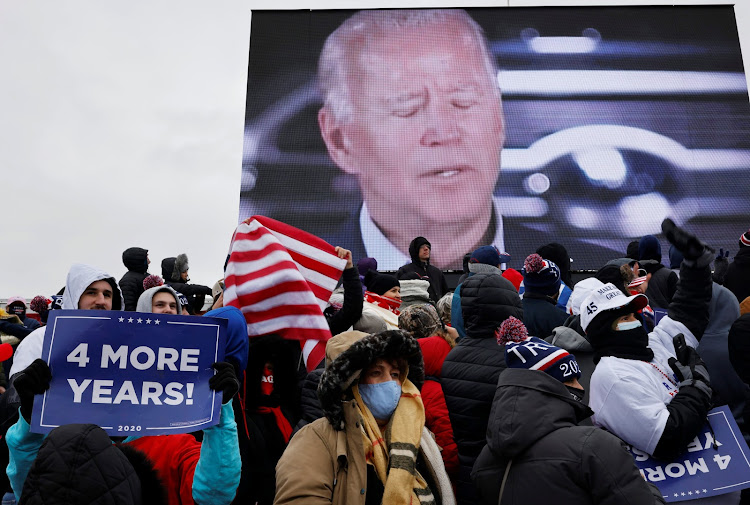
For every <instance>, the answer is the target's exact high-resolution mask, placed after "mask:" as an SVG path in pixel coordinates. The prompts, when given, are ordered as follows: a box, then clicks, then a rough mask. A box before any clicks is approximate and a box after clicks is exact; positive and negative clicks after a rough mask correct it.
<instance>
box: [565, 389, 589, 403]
mask: <svg viewBox="0 0 750 505" xmlns="http://www.w3.org/2000/svg"><path fill="white" fill-rule="evenodd" d="M565 389H567V390H568V393H570V396H571V397H572V398H573V399H574V400H575V401H578V402H582V401H583V396H584V395H585V394H586V390H585V389H579V388H574V387H573V386H565Z"/></svg>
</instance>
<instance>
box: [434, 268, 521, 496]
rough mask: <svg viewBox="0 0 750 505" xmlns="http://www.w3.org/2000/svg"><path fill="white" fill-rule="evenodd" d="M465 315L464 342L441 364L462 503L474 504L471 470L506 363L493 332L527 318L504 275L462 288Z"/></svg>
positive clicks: (474, 279)
mask: <svg viewBox="0 0 750 505" xmlns="http://www.w3.org/2000/svg"><path fill="white" fill-rule="evenodd" d="M461 311H462V314H463V318H464V325H465V329H466V337H464V338H462V339H461V340H460V341H459V343H458V345H456V347H455V348H454V349H453V350H451V352H450V353H449V354H448V356H447V357H446V358H445V362H444V363H443V371H442V378H441V385H442V387H443V393H444V395H445V403H446V405H447V406H448V413H449V415H450V419H451V425H452V426H453V437H454V439H455V441H456V445H457V446H458V459H459V465H460V468H459V475H458V480H457V481H456V498H457V500H458V503H473V500H474V497H475V491H474V485H473V484H472V482H471V475H470V474H471V467H472V466H473V465H474V460H475V459H476V457H477V456H478V455H479V452H480V451H481V450H482V447H483V446H484V443H485V441H484V437H485V432H486V430H487V419H488V417H489V413H490V407H491V404H492V398H493V396H494V394H495V387H496V385H497V379H498V376H499V375H500V372H502V371H503V370H504V369H505V357H504V355H503V350H502V349H500V348H499V347H498V345H497V343H496V341H495V330H496V329H497V327H498V326H500V324H501V323H502V322H503V321H504V320H505V319H506V318H507V317H509V316H514V317H517V318H519V319H521V318H523V309H522V308H521V300H520V298H519V297H518V292H517V291H516V290H515V288H514V287H513V285H512V284H511V283H510V281H508V280H507V279H505V278H503V277H502V275H501V273H500V270H498V273H497V274H475V275H473V276H471V277H469V278H468V279H466V281H464V283H463V285H462V287H461Z"/></svg>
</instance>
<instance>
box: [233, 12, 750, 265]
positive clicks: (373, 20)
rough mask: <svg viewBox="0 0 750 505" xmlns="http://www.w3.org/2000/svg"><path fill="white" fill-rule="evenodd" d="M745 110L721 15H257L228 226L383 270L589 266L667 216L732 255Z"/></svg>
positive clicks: (741, 193)
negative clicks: (557, 262)
mask: <svg viewBox="0 0 750 505" xmlns="http://www.w3.org/2000/svg"><path fill="white" fill-rule="evenodd" d="M748 109H749V105H748V94H747V84H746V80H745V75H744V72H743V67H742V59H741V54H740V47H739V41H738V37H737V29H736V23H735V19H734V12H733V10H732V7H731V6H702V7H685V6H678V7H638V8H634V7H589V8H570V7H564V8H496V9H494V8H490V9H467V10H459V9H442V10H436V11H430V10H414V11H408V10H372V11H292V12H289V11H285V12H281V11H256V12H253V16H252V31H251V42H250V59H249V75H248V88H247V112H246V124H245V142H244V156H243V167H242V185H241V195H240V196H241V197H240V216H239V217H240V219H241V220H242V219H245V218H246V217H248V216H250V215H253V214H264V215H267V216H270V217H273V218H276V219H279V220H281V221H284V222H286V223H289V224H291V225H294V226H297V227H300V228H302V229H305V230H307V231H310V232H312V233H314V234H316V235H319V236H321V237H323V238H325V239H326V240H328V241H329V242H331V243H332V244H334V245H341V246H344V247H347V248H349V249H351V250H352V251H353V253H354V256H355V259H358V258H360V257H363V256H372V257H375V258H376V259H377V260H378V267H379V269H380V270H395V269H397V268H399V267H400V266H401V265H403V264H405V263H408V262H409V261H410V260H409V251H408V248H409V242H410V241H411V240H412V239H413V238H414V237H416V236H420V235H421V236H424V237H426V238H427V239H428V240H429V241H430V242H431V243H432V263H433V264H434V265H436V266H438V267H441V268H443V269H451V268H460V267H461V260H462V257H463V256H464V254H465V253H467V252H470V251H471V250H473V249H474V248H475V247H476V246H478V245H483V244H490V243H493V244H495V245H496V246H497V247H498V248H499V249H501V250H505V251H507V252H509V253H510V254H511V257H512V259H511V261H510V266H513V267H519V266H520V265H521V264H522V263H523V259H524V258H525V256H526V255H528V254H529V253H531V252H534V250H536V249H537V247H538V246H540V245H543V244H546V243H549V242H560V243H562V244H563V245H565V246H566V247H567V249H568V251H569V253H570V255H571V257H572V258H573V260H574V263H573V264H572V268H573V269H576V270H584V269H595V268H598V267H600V266H601V265H602V264H603V263H604V262H605V261H606V260H608V259H611V258H614V257H620V256H624V255H625V250H626V247H627V244H628V243H629V242H630V241H632V240H634V239H637V238H639V237H641V236H643V235H645V234H658V233H659V232H660V223H661V221H662V219H663V218H664V217H668V216H669V217H672V218H673V219H674V220H675V221H677V222H678V224H683V225H686V226H687V227H688V228H689V229H691V230H693V231H694V232H696V233H697V234H698V235H699V236H701V237H702V238H704V239H705V240H707V241H708V242H709V243H711V244H712V245H714V246H715V247H717V248H718V247H724V248H729V249H730V250H732V251H734V250H736V247H737V240H738V237H739V236H740V234H741V233H742V232H744V231H745V230H747V228H748V226H750V177H748V175H750V171H748V168H749V167H750V150H749V144H750V136H749V135H748V133H750V131H749V128H748V125H749V123H748V117H749V115H748V112H749V110H748ZM662 240H663V238H662ZM663 244H664V247H666V245H667V244H666V242H663ZM664 252H665V257H666V250H665V251H664Z"/></svg>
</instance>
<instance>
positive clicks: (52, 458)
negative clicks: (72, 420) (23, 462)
mask: <svg viewBox="0 0 750 505" xmlns="http://www.w3.org/2000/svg"><path fill="white" fill-rule="evenodd" d="M20 502H21V503H25V504H28V505H70V504H72V503H75V504H77V505H94V504H97V505H130V504H133V505H141V504H142V505H150V504H154V505H156V504H166V502H167V500H166V493H165V492H164V488H163V486H162V484H161V481H160V480H159V478H158V474H157V472H156V470H154V468H153V465H152V464H151V463H150V462H149V460H148V458H146V456H145V455H144V454H143V453H141V452H140V451H137V450H135V449H133V448H131V447H125V446H122V447H120V446H116V445H113V444H112V441H111V440H110V439H109V437H108V436H107V434H106V433H105V432H104V430H102V429H101V428H99V427H98V426H96V425H93V424H68V425H65V426H61V427H59V428H56V429H54V430H52V432H50V434H49V436H48V437H47V438H46V439H45V441H44V443H43V444H42V447H41V448H40V449H39V453H38V454H37V457H36V459H35V460H34V463H33V464H32V465H31V469H30V470H29V473H28V476H27V477H26V481H25V483H24V486H23V494H22V495H21V500H20Z"/></svg>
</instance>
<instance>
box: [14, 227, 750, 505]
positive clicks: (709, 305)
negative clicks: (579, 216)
mask: <svg viewBox="0 0 750 505" xmlns="http://www.w3.org/2000/svg"><path fill="white" fill-rule="evenodd" d="M663 233H664V236H665V237H666V239H667V240H668V241H669V242H670V243H671V244H672V247H671V249H670V254H669V257H670V258H669V259H670V265H669V267H667V266H666V265H662V263H661V259H662V258H661V249H660V246H659V240H658V238H657V237H655V236H651V235H647V236H644V237H642V238H640V239H639V240H638V241H636V242H634V243H632V244H631V246H630V247H629V248H628V251H627V252H624V254H626V255H627V256H623V257H620V258H612V259H611V261H608V262H607V263H606V264H605V265H603V266H602V267H601V268H600V269H599V270H598V271H597V272H596V274H595V275H593V276H591V277H589V278H586V279H583V280H580V281H579V282H577V283H575V284H574V283H573V282H572V278H571V276H570V271H569V270H570V257H569V256H568V253H567V250H566V248H565V246H564V245H562V244H558V243H550V244H540V245H539V247H538V248H537V250H536V252H532V253H531V254H529V255H528V256H527V257H526V258H525V259H524V263H523V268H521V269H520V271H517V270H514V269H512V268H503V266H504V265H505V264H507V263H509V262H510V260H511V258H510V256H509V255H508V254H507V253H503V252H501V251H499V250H498V249H497V248H496V247H495V246H493V245H486V246H481V247H478V248H477V249H476V250H474V251H473V252H471V253H469V254H467V259H466V263H465V265H466V268H465V275H464V276H462V278H461V279H459V284H458V286H457V287H456V288H455V289H453V290H450V289H449V288H448V283H447V282H446V279H445V278H444V275H443V272H441V271H440V270H439V269H437V268H434V267H433V266H432V265H431V264H430V258H431V255H432V244H431V243H430V241H429V240H428V239H426V238H425V237H417V238H415V239H414V240H413V241H412V243H411V247H410V252H411V257H412V262H411V263H410V264H407V265H405V266H404V267H403V268H401V269H399V271H398V272H397V274H396V275H391V274H388V273H383V272H379V271H378V270H377V260H376V258H359V259H358V260H357V261H356V262H355V258H353V257H352V254H351V252H350V251H349V250H347V249H344V248H341V247H337V248H336V249H335V251H336V254H337V255H338V256H339V257H340V258H342V259H345V260H346V265H345V267H344V270H343V273H342V275H341V282H340V286H339V288H337V289H336V290H335V291H333V293H332V294H331V296H330V299H329V303H328V305H327V307H326V309H325V311H324V312H323V314H324V315H325V318H326V320H327V321H328V324H329V327H330V330H331V334H332V335H333V337H332V338H331V339H330V340H329V341H328V342H327V344H326V348H325V358H324V359H321V361H320V363H312V364H311V363H307V367H305V365H304V363H303V360H302V353H303V351H302V348H301V345H300V342H299V341H296V340H289V339H283V338H281V337H280V336H278V335H275V334H269V335H264V336H257V337H252V338H249V337H248V331H247V323H248V321H247V320H246V317H245V315H244V314H243V313H242V311H241V310H239V309H238V308H237V307H233V306H223V305H224V304H223V290H224V284H223V282H222V281H219V282H217V283H216V285H215V286H214V289H212V288H208V287H206V286H200V285H195V284H191V283H189V277H188V269H189V266H188V261H187V256H186V255H184V254H182V255H179V256H177V257H174V258H167V259H165V260H164V261H162V264H161V267H162V274H163V276H164V277H163V278H162V277H160V276H157V275H151V274H149V271H148V270H149V263H150V261H149V258H148V251H147V250H145V249H141V248H130V249H128V250H126V251H125V252H124V253H123V263H124V264H125V265H126V266H127V268H128V269H129V270H128V273H127V274H125V276H124V277H123V278H122V279H120V280H119V282H118V281H117V280H116V279H115V278H114V277H113V276H111V275H110V274H108V273H107V272H104V271H101V270H99V269H97V268H95V267H92V266H89V265H82V264H75V265H73V266H72V267H71V269H70V271H69V273H68V276H67V280H66V284H65V287H64V289H63V290H62V291H61V293H58V295H55V298H57V297H58V296H59V303H55V302H53V300H52V299H51V298H46V297H43V296H40V297H36V298H35V299H34V300H33V301H32V303H31V304H30V305H31V307H28V306H27V304H26V300H24V299H23V298H21V297H13V298H10V299H8V302H7V304H6V308H5V310H4V311H3V312H2V321H0V323H2V325H1V326H0V333H2V336H3V341H4V342H7V343H11V345H12V346H13V347H14V348H15V354H14V356H13V358H12V359H10V360H8V361H7V362H6V363H4V365H5V366H6V371H7V372H8V380H7V382H6V384H5V388H6V390H4V391H3V394H2V395H0V416H2V419H1V420H0V428H1V429H2V435H3V437H2V443H1V444H0V454H2V456H3V460H2V462H1V463H0V464H3V465H4V466H5V468H6V476H7V480H5V481H4V483H3V485H4V487H5V489H4V491H5V492H6V498H5V500H6V502H7V503H13V500H16V502H17V503H23V504H27V503H28V504H32V503H77V504H85V503H170V504H186V503H198V504H201V505H203V504H229V503H237V504H246V503H252V504H255V503H258V504H272V503H279V504H286V503H299V504H309V503H341V504H344V503H346V504H348V503H364V504H380V503H383V504H399V503H404V504H408V503H422V504H432V503H435V504H443V505H449V504H452V503H459V504H475V503H487V504H490V503H493V504H494V503H504V504H508V503H519V504H520V503H550V502H553V501H554V502H555V503H561V504H562V503H571V504H572V503H638V504H642V503H663V497H662V494H661V493H660V492H659V490H658V489H657V488H656V487H655V486H654V485H653V484H652V483H650V482H648V481H647V480H645V479H644V478H643V476H642V475H641V474H640V472H639V470H638V469H637V467H636V466H635V463H634V460H633V457H632V455H631V454H630V453H629V452H628V451H627V450H626V444H627V445H628V446H630V447H632V448H635V449H637V450H639V451H641V452H643V453H645V454H648V455H650V456H652V457H653V458H655V459H657V460H661V461H671V460H673V459H674V458H675V457H677V456H679V455H680V454H681V453H683V452H684V451H685V450H686V449H687V447H688V444H689V443H690V442H691V441H692V440H693V439H694V437H695V436H696V435H698V434H699V433H700V430H701V429H702V428H703V426H704V425H705V423H706V420H707V413H708V411H709V410H710V409H711V408H712V407H714V406H718V405H728V406H729V407H730V409H731V411H732V413H733V414H734V416H735V419H736V421H737V423H738V425H739V426H740V428H741V429H742V430H743V433H744V434H745V435H746V437H747V438H749V439H750V431H748V430H747V429H746V426H747V425H746V422H745V419H747V414H746V412H747V411H748V409H750V401H748V395H749V394H750V387H748V383H750V365H748V363H750V359H748V358H750V344H748V343H749V342H750V298H748V297H749V296H750V293H748V291H747V285H748V283H747V282H739V283H738V282H736V281H737V280H742V279H743V278H744V279H745V280H747V279H748V277H750V265H748V264H747V262H746V261H744V259H746V258H747V257H748V255H749V254H750V231H747V232H745V233H743V234H741V236H740V239H739V250H738V251H737V253H736V254H735V256H734V259H733V260H732V261H731V262H730V260H729V258H728V257H727V255H726V254H725V253H724V252H723V251H720V252H719V253H718V254H717V253H716V251H715V250H714V249H713V248H711V247H710V246H709V245H707V244H705V243H703V242H702V241H701V240H700V239H699V238H698V237H696V236H694V235H692V234H691V233H689V232H688V231H686V230H684V229H682V228H680V227H677V226H675V225H674V223H672V222H671V221H670V220H666V221H665V222H664V223H663ZM712 266H713V269H712ZM712 270H713V271H712ZM727 272H731V279H732V282H728V281H729V279H730V275H729V274H728V273H727ZM722 284H724V285H722ZM650 293H658V294H656V295H653V294H650ZM209 295H210V296H211V297H212V298H211V299H209V303H210V300H213V304H212V306H211V307H210V310H208V311H207V312H204V311H203V308H204V303H205V300H204V298H205V297H206V296H209ZM28 308H32V310H33V311H35V312H36V313H38V314H39V316H40V317H39V319H40V320H39V321H37V320H36V319H35V318H31V317H29V314H27V310H28ZM55 308H63V309H80V310H126V311H127V310H134V311H137V312H144V313H160V314H176V315H192V316H193V317H201V316H203V315H205V316H212V317H220V318H225V319H227V320H228V338H227V350H226V357H225V361H224V362H219V363H215V364H214V368H215V370H216V373H215V375H214V376H213V377H212V379H211V380H210V382H209V386H210V388H211V389H213V390H215V391H217V392H220V393H221V396H222V404H223V406H222V408H221V415H220V421H219V423H218V424H217V425H215V426H213V427H211V428H208V429H206V430H203V431H202V432H198V433H193V434H183V435H166V436H145V437H132V436H131V437H128V438H123V437H109V436H107V434H106V433H105V432H104V431H103V430H102V429H101V428H99V427H97V426H95V425H91V424H77V425H65V426H61V427H60V428H57V429H55V430H53V431H52V432H51V433H50V434H49V435H48V436H45V435H41V434H37V433H32V432H31V431H30V421H31V415H32V409H33V403H34V397H35V395H38V394H41V393H43V392H44V391H45V390H46V389H47V388H48V387H49V384H50V381H51V379H52V373H51V371H50V368H49V366H48V365H47V363H46V362H45V361H43V360H42V359H40V358H41V354H42V342H43V338H44V332H45V326H44V324H45V322H46V321H47V318H48V316H49V310H54V309H55ZM206 308H208V307H206ZM660 310H663V311H666V315H664V316H663V317H661V318H659V317H656V315H657V314H658V313H659V311H660ZM529 476H533V479H534V482H533V485H530V484H529V482H528V479H529ZM725 497H726V499H727V500H730V501H725V502H724V503H742V502H741V501H740V500H741V497H740V494H739V493H734V494H733V495H732V494H729V495H725Z"/></svg>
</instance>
